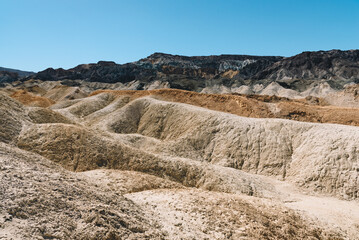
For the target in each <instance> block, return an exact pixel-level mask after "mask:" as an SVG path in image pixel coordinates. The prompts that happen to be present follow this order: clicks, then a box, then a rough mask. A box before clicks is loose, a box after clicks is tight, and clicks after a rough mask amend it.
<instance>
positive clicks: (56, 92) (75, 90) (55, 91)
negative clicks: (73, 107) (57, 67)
mask: <svg viewBox="0 0 359 240" xmlns="http://www.w3.org/2000/svg"><path fill="white" fill-rule="evenodd" d="M87 95H88V94H86V93H85V92H83V91H82V90H81V89H80V88H79V87H68V86H63V85H59V86H55V87H53V88H52V89H50V90H49V91H47V92H46V94H44V97H46V98H49V99H51V100H53V101H56V102H59V101H63V100H72V99H78V98H84V97H87Z"/></svg>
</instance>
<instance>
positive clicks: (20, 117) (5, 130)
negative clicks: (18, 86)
mask: <svg viewBox="0 0 359 240" xmlns="http://www.w3.org/2000/svg"><path fill="white" fill-rule="evenodd" d="M26 121H29V118H28V117H27V116H26V110H25V108H24V106H22V105H21V104H20V103H18V102H17V101H15V100H13V99H12V98H10V97H8V96H7V95H5V94H3V93H1V92H0V142H6V143H9V142H11V141H12V140H13V139H14V138H15V137H16V136H18V134H19V133H20V131H21V129H22V126H23V125H24V122H26Z"/></svg>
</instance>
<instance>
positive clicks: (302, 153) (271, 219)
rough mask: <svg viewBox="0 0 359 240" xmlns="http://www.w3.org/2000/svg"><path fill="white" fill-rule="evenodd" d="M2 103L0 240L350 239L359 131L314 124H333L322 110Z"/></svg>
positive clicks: (133, 101)
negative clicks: (334, 208)
mask: <svg viewBox="0 0 359 240" xmlns="http://www.w3.org/2000/svg"><path fill="white" fill-rule="evenodd" d="M0 97H1V100H2V101H1V105H0V114H2V116H3V117H2V118H1V119H0V129H1V130H2V131H1V132H0V141H1V142H2V143H0V183H1V184H0V191H1V194H0V238H1V237H3V238H5V239H6V238H14V239H16V238H18V239H31V237H33V236H35V238H39V239H41V238H59V239H193V238H194V239H356V236H358V235H359V229H358V225H356V222H357V221H359V219H358V218H357V217H356V215H358V216H359V214H357V213H359V205H358V197H359V196H358V194H359V193H358V190H359V188H358V186H359V171H358V169H359V165H358V164H359V150H358V149H359V148H358V146H357V145H358V144H357V142H358V141H357V140H358V139H359V128H358V127H356V126H345V125H339V124H328V123H321V122H330V118H331V115H330V113H332V112H335V111H337V112H338V109H337V108H335V107H333V106H328V105H327V102H326V101H324V100H323V99H319V98H307V99H306V100H303V99H300V100H290V99H286V98H280V97H273V96H272V97H268V96H254V95H252V96H242V95H211V94H199V93H191V92H186V91H177V90H151V91H99V92H95V93H94V94H92V95H91V96H89V97H85V98H79V99H72V100H69V99H67V100H63V101H62V100H60V101H58V102H56V103H55V104H53V105H51V106H50V107H48V108H40V107H31V106H24V105H23V104H21V103H19V102H17V101H16V100H14V99H12V98H10V97H9V96H6V94H0ZM293 109H295V111H297V112H298V113H299V111H302V112H305V113H306V114H298V116H297V118H294V117H292V116H294V115H293V114H292V115H291V114H289V113H291V111H292V110H293ZM342 109H343V112H342V116H341V118H342V119H350V116H356V115H355V114H356V110H355V109H349V108H347V109H345V108H342ZM285 111H287V112H285ZM309 113H310V114H312V115H310V114H309ZM344 113H348V115H345V114H344ZM280 114H287V115H288V116H291V119H296V120H299V121H292V120H286V119H274V118H273V117H277V118H280V117H279V116H280ZM326 114H327V115H326ZM351 114H352V115H351ZM306 116H310V118H309V117H308V118H305V117H306ZM252 117H254V118H252ZM282 118H284V117H282ZM318 119H320V121H317V120H318ZM332 119H336V118H335V117H332ZM300 121H306V122H300ZM308 121H312V122H319V123H310V122H308ZM338 121H339V120H338ZM345 123H346V124H348V123H347V122H345ZM3 186H5V187H3ZM349 200H350V201H349ZM326 205H328V206H331V207H332V206H337V207H338V208H339V209H341V208H342V209H343V211H342V213H341V212H339V211H330V210H328V211H325V210H323V209H322V208H324V207H323V206H326ZM351 212H352V213H353V216H351V215H350V213H351Z"/></svg>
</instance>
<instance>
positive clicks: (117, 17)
mask: <svg viewBox="0 0 359 240" xmlns="http://www.w3.org/2000/svg"><path fill="white" fill-rule="evenodd" d="M0 9H1V13H0V31H1V34H0V66H2V67H10V68H17V69H22V70H32V71H40V70H43V69H45V68H47V67H54V68H58V67H63V68H71V67H74V66H76V65H78V64H81V63H90V62H97V61H99V60H111V61H115V62H117V63H125V62H131V61H135V60H138V59H140V58H143V57H146V56H148V55H150V54H152V53H153V52H165V53H171V54H181V55H190V56H193V55H213V54H251V55H281V56H292V55H295V54H298V53H300V52H302V51H307V50H309V51H316V50H329V49H343V50H347V49H357V48H359V0H341V1H339V0H338V1H336V0H333V1H331V0H301V1H299V0H296V1H295V0H246V1H242V0H237V1H235V0H227V1H226V0H176V1H175V0H167V1H164V0H128V1H121V0H117V1H116V0H97V1H93V0H0Z"/></svg>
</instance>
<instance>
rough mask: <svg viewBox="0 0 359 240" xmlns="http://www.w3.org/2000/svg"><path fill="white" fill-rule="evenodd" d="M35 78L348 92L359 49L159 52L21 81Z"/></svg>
mask: <svg viewBox="0 0 359 240" xmlns="http://www.w3.org/2000/svg"><path fill="white" fill-rule="evenodd" d="M31 79H36V80H41V81H62V83H63V84H64V85H79V84H81V82H99V83H122V84H129V83H130V84H132V85H134V84H133V83H135V88H134V89H135V90H144V89H148V87H150V86H152V85H153V84H154V83H155V85H158V86H157V88H160V87H169V88H176V89H183V90H190V91H197V92H206V91H207V90H208V89H211V88H218V87H219V88H223V87H224V88H230V89H234V88H239V87H241V86H243V85H245V86H250V87H253V86H255V85H257V84H259V85H263V87H266V86H268V85H269V84H271V83H273V82H277V83H278V84H279V85H281V86H282V87H284V88H288V89H291V90H296V91H305V90H307V89H308V88H309V87H313V86H316V85H318V84H320V83H324V82H325V83H327V84H328V85H329V86H330V87H331V88H333V89H343V88H344V86H345V85H347V84H350V83H359V50H346V51H342V50H330V51H306V52H302V53H300V54H297V55H295V56H292V57H281V56H251V55H231V54H222V55H210V56H181V55H171V54H166V53H159V52H155V53H153V54H151V55H150V56H148V57H146V58H142V59H140V60H138V61H135V62H130V63H125V64H117V63H115V62H113V61H99V62H97V63H90V64H80V65H78V66H76V67H73V68H70V69H63V68H58V69H53V68H48V69H45V70H43V71H40V72H38V73H36V74H33V75H30V76H27V77H24V78H22V79H21V80H22V82H24V81H27V80H31ZM18 80H19V79H18ZM79 81H80V83H79ZM152 87H153V86H152Z"/></svg>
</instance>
